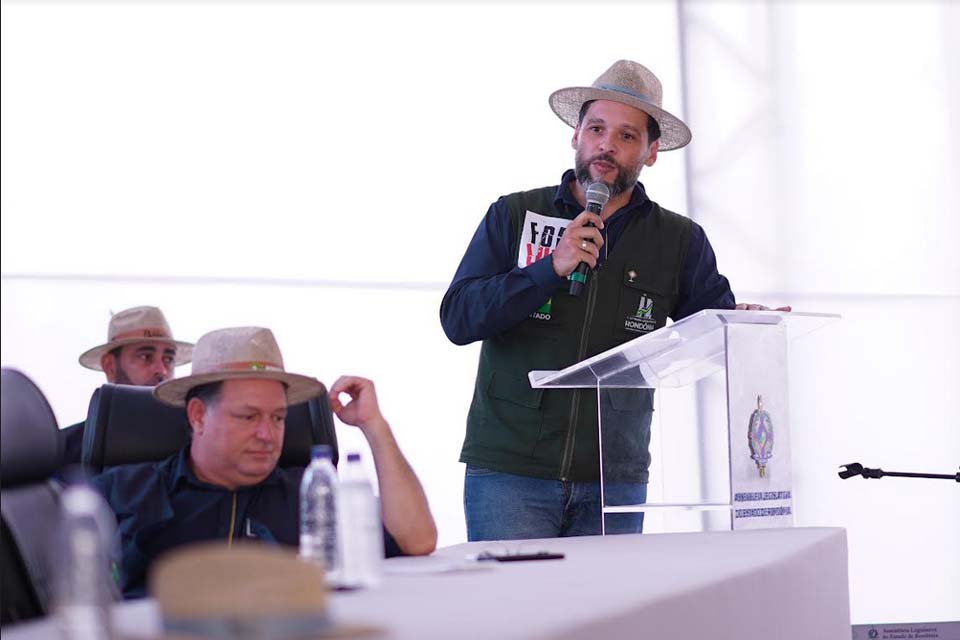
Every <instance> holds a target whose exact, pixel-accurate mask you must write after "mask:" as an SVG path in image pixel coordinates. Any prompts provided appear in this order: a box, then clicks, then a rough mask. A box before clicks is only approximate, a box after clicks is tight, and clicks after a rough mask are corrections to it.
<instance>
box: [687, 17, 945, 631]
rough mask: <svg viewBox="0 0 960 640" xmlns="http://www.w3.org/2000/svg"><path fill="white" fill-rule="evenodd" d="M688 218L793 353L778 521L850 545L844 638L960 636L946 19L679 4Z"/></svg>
mask: <svg viewBox="0 0 960 640" xmlns="http://www.w3.org/2000/svg"><path fill="white" fill-rule="evenodd" d="M682 8H683V22H684V24H685V26H686V40H685V42H686V44H687V48H686V51H685V54H686V59H687V61H688V68H689V87H690V88H689V91H688V95H687V99H688V102H689V105H690V108H689V116H690V120H691V126H692V128H693V131H694V144H693V145H692V146H691V148H690V150H689V152H688V159H689V160H690V163H691V168H692V171H691V177H690V182H689V184H690V188H691V206H690V211H691V213H692V214H693V215H694V216H695V217H696V218H697V220H699V221H700V222H701V223H702V224H703V225H704V226H705V227H706V228H707V230H708V232H709V233H710V236H711V238H712V240H713V242H714V244H715V246H716V247H717V252H718V255H719V260H720V267H721V269H722V270H723V271H724V272H726V273H727V275H728V276H730V278H731V281H732V282H733V283H734V286H735V291H736V292H737V295H738V299H740V300H758V301H764V302H768V303H770V302H773V303H777V304H785V303H791V304H792V305H793V308H794V310H797V311H821V312H832V313H839V314H841V315H843V320H842V321H841V322H840V323H838V324H835V325H832V326H829V327H827V328H825V329H822V330H821V331H820V332H818V333H815V334H811V335H808V336H805V337H802V338H800V339H799V340H798V341H796V342H795V343H794V344H793V345H792V349H791V358H792V367H791V372H790V373H791V377H790V380H791V399H790V407H791V427H792V428H791V434H792V444H793V465H794V466H793V472H794V475H793V477H794V489H795V491H794V493H795V496H796V500H795V505H794V506H795V516H796V517H795V521H796V524H798V525H832V526H843V527H846V528H847V532H848V539H849V549H850V594H851V611H852V616H853V619H854V622H857V623H861V622H862V623H872V622H885V621H887V622H893V621H905V622H909V621H913V622H920V621H935V620H958V619H960V587H958V586H957V585H960V545H958V544H957V540H960V492H958V486H957V485H956V483H952V482H945V481H942V480H937V481H934V480H908V479H897V478H886V479H883V480H879V481H877V480H871V481H869V482H865V481H864V480H863V479H860V478H857V479H850V480H846V481H842V480H840V479H839V478H838V477H837V475H836V471H837V467H838V465H841V464H845V463H849V462H853V461H859V462H861V463H863V464H864V465H866V466H870V467H881V468H884V469H886V470H899V471H928V472H936V473H956V471H957V469H958V466H957V465H958V464H960V430H958V429H957V408H958V397H960V396H958V391H957V390H958V389H960V364H958V363H960V333H958V330H957V329H958V327H960V252H958V251H957V250H956V245H957V241H958V239H960V219H958V217H957V212H958V211H960V188H958V183H957V181H956V178H955V176H957V175H960V153H958V147H957V144H956V141H957V140H958V139H960V135H958V134H960V132H958V130H957V120H956V116H957V113H958V112H960V48H958V45H957V43H956V38H955V37H954V34H956V33H958V32H960V31H958V28H960V5H957V4H956V3H946V2H945V3H935V2H926V3H906V2H904V3H897V2H881V3H866V2H849V3H838V2H834V3H826V2H810V3H802V2H795V3H789V2H773V3H763V2H752V3H707V2H684V3H683V5H682Z"/></svg>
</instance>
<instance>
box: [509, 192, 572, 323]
mask: <svg viewBox="0 0 960 640" xmlns="http://www.w3.org/2000/svg"><path fill="white" fill-rule="evenodd" d="M569 223H570V221H569V220H567V219H566V218H552V217H550V216H545V215H542V214H539V213H534V212H533V211H529V210H528V211H527V213H526V215H525V216H524V217H523V226H522V227H521V233H520V246H519V250H518V251H517V266H518V267H520V268H523V267H528V266H530V265H531V264H533V263H534V262H536V261H537V260H542V259H543V258H546V257H547V256H549V255H550V254H551V253H553V252H554V250H555V249H556V248H557V245H558V244H560V238H562V237H563V232H564V231H566V230H567V225H568V224H569ZM552 307H553V298H550V299H549V300H547V301H546V302H544V303H543V305H541V306H540V308H539V309H537V310H536V311H534V312H533V313H531V314H530V316H529V317H530V318H531V319H533V320H540V321H541V322H549V321H550V320H551V319H552V318H553V315H552V313H551V310H552Z"/></svg>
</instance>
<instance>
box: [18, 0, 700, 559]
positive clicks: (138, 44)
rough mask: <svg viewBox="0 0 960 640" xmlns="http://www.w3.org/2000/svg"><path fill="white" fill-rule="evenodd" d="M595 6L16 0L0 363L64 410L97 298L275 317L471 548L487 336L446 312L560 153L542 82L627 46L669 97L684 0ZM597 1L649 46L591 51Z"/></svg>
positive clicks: (80, 375) (288, 347)
mask: <svg viewBox="0 0 960 640" xmlns="http://www.w3.org/2000/svg"><path fill="white" fill-rule="evenodd" d="M589 6H590V7H591V8H590V9H589V10H588V8H587V5H577V4H569V5H564V6H563V7H561V8H560V10H557V11H544V6H543V5H536V4H530V5H524V4H519V5H510V4H493V5H490V6H483V5H471V4H459V5H453V6H444V5H441V4H434V3H427V4H396V5H393V4H370V3H357V4H356V5H348V4H340V3H248V2H240V3H229V2H222V3H221V2H213V3H198V4H193V3H88V2H68V3H4V4H3V20H2V25H3V26H2V28H3V38H2V46H3V56H2V61H3V69H2V71H3V73H2V82H3V121H2V164H3V174H2V177H3V189H2V196H0V197H2V206H3V216H2V233H0V243H2V251H0V265H2V273H3V280H2V295H3V302H2V314H0V317H2V329H3V341H2V362H3V365H4V366H16V367H19V368H21V369H23V370H24V371H25V372H27V373H28V374H29V375H31V376H32V377H33V378H34V379H35V380H36V382H37V383H38V384H39V385H40V387H41V388H42V389H43V390H44V391H45V393H46V394H47V396H48V397H49V398H50V400H51V403H52V404H53V407H54V411H55V412H56V414H57V417H58V419H59V420H60V422H61V424H63V425H68V424H72V423H74V422H76V421H79V420H80V419H82V417H83V416H84V415H85V413H86V405H87V401H88V399H89V397H90V393H91V391H92V389H93V388H94V387H95V386H96V385H98V384H100V382H101V381H102V377H101V376H99V375H97V374H95V373H93V372H90V371H87V370H85V369H82V368H81V367H80V366H79V365H77V364H76V358H77V356H78V355H79V354H80V352H81V351H83V350H84V349H86V348H88V347H90V346H93V345H95V344H99V343H101V342H102V341H103V339H104V336H105V334H106V323H107V320H108V317H109V315H108V312H109V310H111V309H112V310H119V309H123V308H125V307H128V306H132V305H137V304H155V305H159V306H160V307H161V308H163V309H164V311H165V313H166V314H167V316H168V319H169V321H170V323H171V325H172V327H173V329H174V332H175V333H176V334H177V336H178V337H183V338H185V339H189V340H194V339H196V338H197V337H199V336H200V335H201V334H202V333H204V332H206V331H209V330H211V329H214V328H219V327H223V326H236V325H243V324H260V325H264V326H268V327H271V328H272V329H273V330H274V331H275V332H276V334H277V337H278V340H279V341H280V344H281V347H282V348H283V349H284V354H285V358H286V364H287V366H288V367H289V368H290V369H291V370H294V371H298V372H304V373H308V374H312V375H315V376H317V377H319V378H320V379H321V380H323V381H324V382H326V383H327V384H331V383H332V382H333V380H335V379H336V377H337V376H339V375H341V374H344V373H354V374H358V375H364V376H368V377H370V378H372V379H373V380H374V381H375V382H376V383H377V388H378V394H379V396H380V399H381V403H382V405H383V409H384V412H385V414H386V415H387V417H388V419H389V420H390V421H391V423H392V426H393V428H394V430H395V432H396V434H397V438H398V440H399V441H400V444H401V446H402V447H403V449H404V451H405V452H406V453H407V455H408V456H409V458H410V460H411V463H412V464H413V465H414V467H415V469H416V471H417V472H418V474H419V476H420V478H421V480H422V481H423V483H424V485H425V487H426V490H427V493H428V497H429V498H430V502H431V505H432V507H433V509H434V512H435V514H436V516H437V520H438V525H439V528H440V544H442V545H445V544H453V543H456V542H461V541H463V540H465V538H466V532H465V526H464V522H463V509H462V483H463V478H462V475H463V465H461V464H459V463H458V462H457V459H458V457H459V448H460V444H461V442H462V438H463V433H464V426H465V419H466V411H467V407H468V405H469V401H470V397H471V394H472V389H473V377H474V374H475V372H476V360H477V353H478V349H477V346H476V345H474V346H471V347H455V346H453V345H452V344H450V343H449V342H448V341H447V340H446V338H445V337H444V335H443V333H442V330H441V329H440V322H439V307H440V300H441V297H442V296H443V292H444V291H445V290H446V286H447V284H448V283H449V280H450V279H451V278H452V276H453V272H454V270H455V269H456V266H457V264H458V263H459V260H460V257H461V256H462V254H463V251H464V249H465V248H466V246H467V242H468V241H469V239H470V237H471V236H472V234H473V231H474V229H475V228H476V226H477V224H478V223H479V222H480V219H481V218H482V216H483V215H484V213H485V212H486V210H487V207H488V206H489V204H490V203H491V202H493V201H494V200H495V199H496V198H497V197H498V196H500V195H501V194H505V193H510V192H512V191H516V190H519V189H522V188H529V187H533V186H540V185H547V184H555V183H556V182H557V181H558V180H559V177H560V174H561V173H562V172H563V171H564V170H565V169H566V168H568V167H569V166H570V165H571V164H572V159H573V151H572V149H571V148H570V137H571V135H572V129H570V128H569V127H567V126H566V125H565V124H563V123H562V122H561V121H560V120H559V119H558V118H556V116H554V115H553V113H552V112H551V111H550V108H549V106H548V105H547V96H548V95H549V94H550V93H551V92H552V91H553V90H555V89H558V88H560V87H563V86H568V85H571V84H589V83H590V82H592V80H593V79H594V78H595V77H596V76H597V75H599V73H600V72H601V71H603V69H605V68H606V66H608V65H609V64H611V63H612V62H613V61H614V60H616V59H618V58H621V57H636V58H639V59H642V60H644V61H645V62H646V63H647V64H648V65H649V66H650V67H652V68H653V69H655V70H656V71H657V72H658V73H660V74H661V76H662V77H663V80H664V83H665V85H666V86H667V101H668V102H669V103H670V104H674V105H679V103H680V96H679V91H680V82H679V79H678V78H679V67H678V57H677V51H676V47H675V34H676V22H675V19H676V10H675V7H674V6H673V5H672V4H671V3H662V4H654V5H650V6H646V7H630V6H624V5H603V4H597V5H592V4H591V5H589ZM611 10H614V11H617V12H618V13H621V14H622V15H623V16H624V18H625V19H627V20H630V21H633V22H636V23H643V24H646V25H648V26H649V27H650V29H651V35H650V37H648V38H646V39H645V41H644V42H643V43H637V42H635V41H632V40H623V39H615V40H612V39H607V38H593V37H590V40H591V45H590V52H589V54H586V55H585V54H584V53H583V51H582V50H581V48H580V47H579V46H578V45H577V43H581V42H584V41H585V40H586V39H587V38H588V34H587V33H586V32H585V30H584V29H585V25H584V22H583V21H584V18H585V17H586V15H587V13H588V12H591V15H603V14H604V12H609V11H611ZM682 175H683V163H682V157H680V156H677V155H676V154H675V155H674V157H673V158H669V157H667V156H665V157H664V159H663V160H662V161H661V165H658V170H657V172H656V173H655V174H651V179H650V181H649V184H650V186H651V188H652V189H654V190H655V191H656V192H657V193H660V194H663V195H662V197H663V198H665V199H667V200H671V201H673V202H679V201H680V198H681V197H682V194H683V181H682ZM186 372H187V368H183V369H181V370H180V371H179V372H178V373H179V374H180V375H183V374H184V373H186ZM339 435H340V438H341V440H342V441H343V443H344V446H345V447H347V448H349V447H350V446H353V447H358V448H361V449H363V443H362V438H359V437H358V436H359V434H358V433H357V432H356V431H354V430H352V429H350V428H347V427H343V428H342V429H340V431H339Z"/></svg>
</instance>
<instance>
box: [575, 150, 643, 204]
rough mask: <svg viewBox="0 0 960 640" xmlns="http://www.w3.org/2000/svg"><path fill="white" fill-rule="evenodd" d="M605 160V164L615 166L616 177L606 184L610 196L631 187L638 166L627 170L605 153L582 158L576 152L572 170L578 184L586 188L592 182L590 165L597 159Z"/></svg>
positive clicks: (614, 195) (637, 173)
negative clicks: (585, 158)
mask: <svg viewBox="0 0 960 640" xmlns="http://www.w3.org/2000/svg"><path fill="white" fill-rule="evenodd" d="M598 160H599V161H602V162H606V163H607V164H612V165H613V166H615V167H616V168H617V177H616V178H614V180H613V183H612V184H607V183H604V184H606V185H607V186H608V187H609V188H610V197H611V198H616V197H617V196H618V195H620V194H621V193H626V192H627V190H628V189H633V185H634V184H636V182H637V178H639V177H640V168H641V167H640V166H639V165H638V166H636V167H634V170H633V171H627V169H626V167H624V166H623V165H622V164H620V163H619V162H617V161H616V160H614V159H613V157H612V156H610V155H607V154H605V153H601V154H600V155H597V156H594V157H592V158H588V159H587V160H584V159H583V158H581V157H580V154H577V156H576V158H575V162H574V171H575V173H576V176H577V182H579V183H580V186H582V187H583V188H584V190H586V188H587V187H588V186H589V185H590V184H591V183H592V182H594V180H593V178H592V177H590V165H591V164H592V163H594V162H597V161H598Z"/></svg>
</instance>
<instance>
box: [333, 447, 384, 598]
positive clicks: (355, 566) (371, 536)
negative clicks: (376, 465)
mask: <svg viewBox="0 0 960 640" xmlns="http://www.w3.org/2000/svg"><path fill="white" fill-rule="evenodd" d="M337 522H338V535H339V536H340V561H341V572H340V586H341V587H343V588H348V589H363V588H369V587H376V586H378V585H379V584H380V571H381V567H380V565H381V562H382V561H383V529H382V526H383V525H382V524H381V521H380V503H379V501H378V500H377V497H376V496H375V495H374V494H373V488H372V487H371V486H370V481H369V480H368V479H367V475H366V473H365V472H364V469H363V465H362V464H361V463H360V454H359V453H351V454H349V455H348V456H347V464H346V466H345V467H344V468H343V469H342V472H341V478H340V503H339V508H338V513H337Z"/></svg>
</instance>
